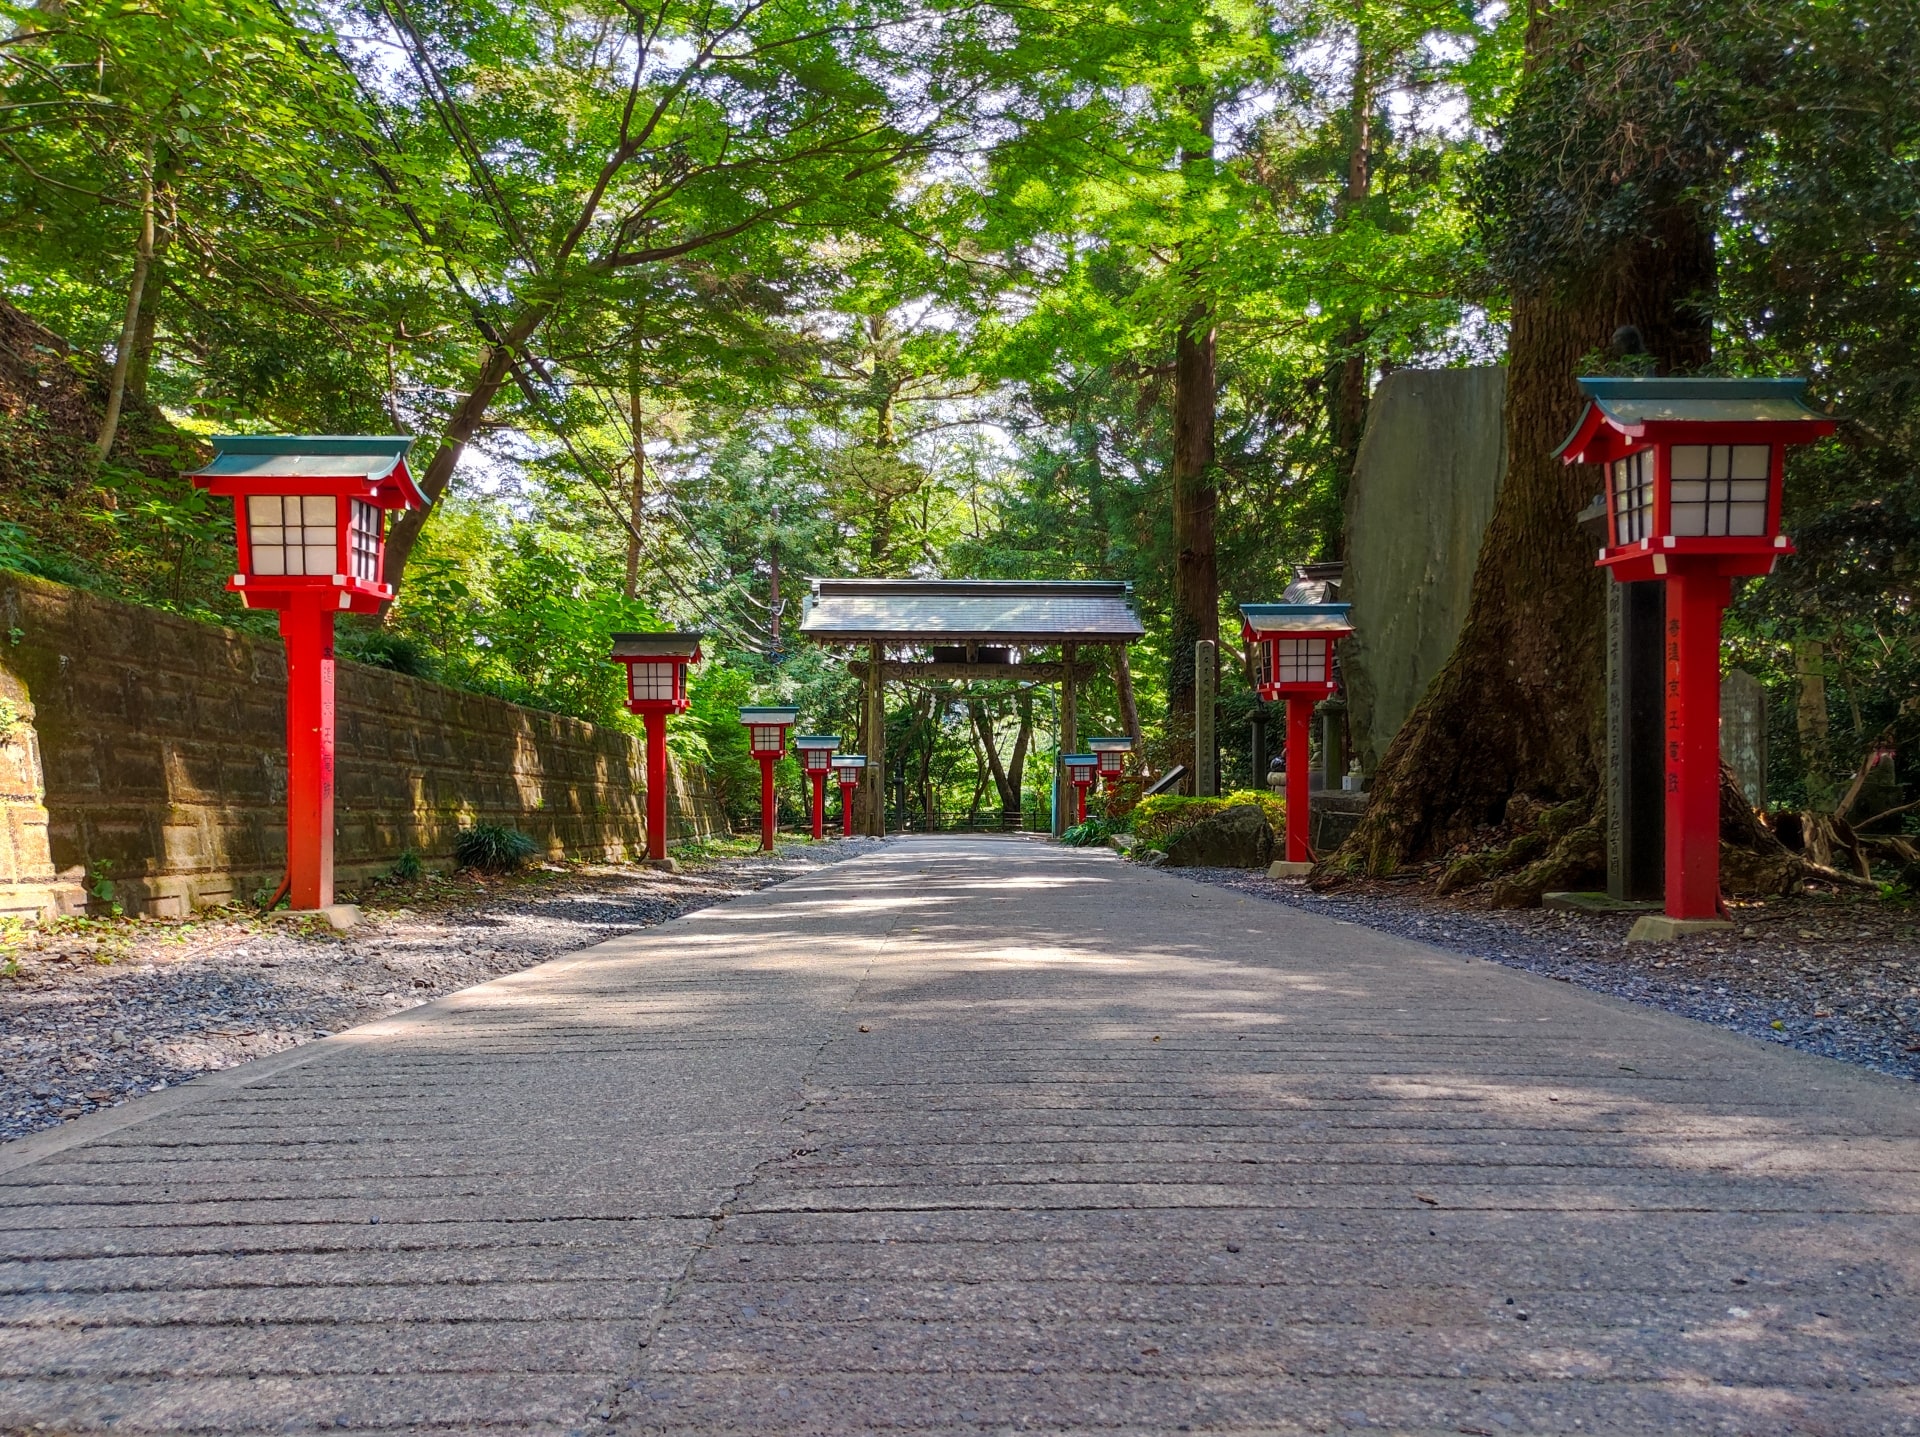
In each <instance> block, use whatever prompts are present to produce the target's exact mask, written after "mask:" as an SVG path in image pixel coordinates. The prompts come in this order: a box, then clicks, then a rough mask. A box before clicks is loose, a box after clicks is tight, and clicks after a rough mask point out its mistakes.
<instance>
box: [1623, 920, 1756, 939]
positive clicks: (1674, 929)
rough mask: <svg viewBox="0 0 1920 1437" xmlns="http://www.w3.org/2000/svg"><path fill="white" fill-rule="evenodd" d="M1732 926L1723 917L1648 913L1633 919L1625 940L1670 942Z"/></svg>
mask: <svg viewBox="0 0 1920 1437" xmlns="http://www.w3.org/2000/svg"><path fill="white" fill-rule="evenodd" d="M1732 927H1733V925H1732V924H1731V923H1729V922H1727V920H1726V919H1724V918H1669V917H1668V916H1667V915H1666V914H1664V913H1649V914H1648V915H1647V916H1646V917H1644V918H1636V919H1635V920H1634V924H1633V927H1632V929H1630V930H1629V931H1628V933H1627V942H1629V943H1671V942H1673V941H1674V940H1675V939H1677V938H1688V937H1692V936H1693V935H1695V934H1699V933H1725V932H1726V931H1727V930H1729V929H1730V928H1732Z"/></svg>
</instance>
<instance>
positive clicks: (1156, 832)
mask: <svg viewBox="0 0 1920 1437" xmlns="http://www.w3.org/2000/svg"><path fill="white" fill-rule="evenodd" d="M1247 803H1250V804H1252V805H1253V806H1254V807H1255V808H1258V809H1259V810H1260V811H1261V812H1262V813H1264V814H1266V816H1267V822H1268V823H1269V824H1271V825H1272V826H1273V830H1274V832H1275V833H1279V832H1281V831H1282V830H1284V829H1285V828H1286V826H1287V803H1286V800H1285V799H1283V798H1281V797H1280V795H1279V794H1277V793H1258V792H1256V791H1254V790H1253V789H1250V788H1243V789H1241V790H1240V791H1239V792H1237V793H1230V794H1228V795H1227V796H1226V797H1224V798H1186V797H1183V796H1182V795H1180V794H1177V793H1162V794H1156V795H1155V796H1154V797H1152V798H1143V799H1141V800H1140V803H1139V806H1138V807H1136V808H1135V809H1134V810H1133V836H1134V837H1135V838H1136V839H1138V840H1139V841H1140V844H1141V846H1142V847H1144V848H1165V847H1166V846H1167V840H1169V839H1170V838H1172V837H1173V835H1174V834H1176V833H1179V832H1181V831H1182V830H1183V829H1188V828H1191V827H1193V825H1194V824H1196V823H1198V822H1199V821H1200V820H1201V819H1203V818H1207V817H1210V816H1211V815H1213V814H1216V813H1223V812H1225V811H1226V810H1227V809H1229V808H1238V807H1239V806H1240V805H1242V804H1247Z"/></svg>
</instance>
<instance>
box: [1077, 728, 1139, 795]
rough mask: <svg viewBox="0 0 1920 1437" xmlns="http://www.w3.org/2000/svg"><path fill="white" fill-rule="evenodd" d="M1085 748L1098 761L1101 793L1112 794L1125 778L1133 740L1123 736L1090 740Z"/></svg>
mask: <svg viewBox="0 0 1920 1437" xmlns="http://www.w3.org/2000/svg"><path fill="white" fill-rule="evenodd" d="M1087 747H1088V748H1089V749H1091V750H1093V756H1094V757H1095V758H1097V759H1098V760H1099V761H1100V780H1101V784H1100V787H1101V791H1102V792H1103V793H1112V792H1113V791H1114V790H1115V789H1117V788H1119V786H1120V780H1121V779H1122V778H1124V777H1125V776H1126V772H1127V755H1128V754H1130V753H1132V752H1133V740H1132V739H1130V738H1126V737H1124V736H1122V737H1117V738H1090V739H1088V740H1087Z"/></svg>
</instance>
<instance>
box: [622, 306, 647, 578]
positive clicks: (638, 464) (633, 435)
mask: <svg viewBox="0 0 1920 1437" xmlns="http://www.w3.org/2000/svg"><path fill="white" fill-rule="evenodd" d="M644 323H645V312H644V310H643V311H641V312H640V313H638V314H636V315H635V317H634V321H633V344H632V346H631V348H630V349H629V350H628V353H627V435H628V438H629V439H631V440H632V454H631V456H630V457H631V462H632V464H633V484H632V491H631V498H630V501H629V502H630V504H631V508H630V511H629V514H628V518H629V520H630V522H629V524H628V527H627V589H626V593H627V597H628V598H629V599H637V598H639V597H640V536H641V535H642V534H643V533H645V532H646V522H647V441H646V430H647V420H646V415H645V414H644V413H642V412H641V404H642V402H643V400H644V397H645V396H644V393H643V390H644V388H645V385H644V384H643V382H642V381H643V380H644V378H645V375H646V352H645V350H644V349H643V347H642V332H643V326H644Z"/></svg>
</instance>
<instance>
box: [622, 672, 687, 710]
mask: <svg viewBox="0 0 1920 1437" xmlns="http://www.w3.org/2000/svg"><path fill="white" fill-rule="evenodd" d="M677 667H678V665H677V664H673V663H664V664H628V665H627V693H628V695H629V696H630V697H632V698H633V699H634V700H635V701H636V702H640V703H672V702H673V701H674V698H675V694H674V691H673V687H674V685H673V671H674V669H676V668H677Z"/></svg>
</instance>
